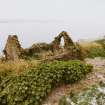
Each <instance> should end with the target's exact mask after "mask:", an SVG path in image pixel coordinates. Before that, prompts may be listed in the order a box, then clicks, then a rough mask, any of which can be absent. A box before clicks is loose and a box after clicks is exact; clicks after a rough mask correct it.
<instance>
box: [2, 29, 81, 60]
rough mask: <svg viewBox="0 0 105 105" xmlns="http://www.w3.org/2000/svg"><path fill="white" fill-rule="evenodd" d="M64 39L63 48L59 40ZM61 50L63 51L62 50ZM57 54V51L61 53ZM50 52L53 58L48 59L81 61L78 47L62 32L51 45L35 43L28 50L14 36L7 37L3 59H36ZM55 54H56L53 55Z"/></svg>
mask: <svg viewBox="0 0 105 105" xmlns="http://www.w3.org/2000/svg"><path fill="white" fill-rule="evenodd" d="M62 38H63V39H64V46H63V48H62V47H61V39H62ZM62 49H63V50H62ZM61 50H62V52H61V53H59V51H61ZM48 51H50V52H52V55H53V56H51V57H50V56H49V57H48V59H56V60H69V59H81V54H80V51H79V49H78V47H77V46H76V45H75V43H74V42H73V41H72V39H71V38H70V37H69V35H68V33H67V32H65V31H62V32H61V33H60V34H59V35H58V36H57V37H55V38H54V40H53V41H52V42H51V43H49V44H48V43H36V44H33V45H32V46H31V47H30V48H26V49H23V48H22V47H21V45H20V43H19V41H18V37H17V36H16V35H13V36H11V35H9V36H8V39H7V43H6V46H5V48H4V50H3V52H4V55H5V58H6V59H7V60H17V59H20V58H27V57H33V58H34V59H37V56H39V55H41V54H42V53H46V52H48ZM55 52H57V53H55ZM36 55H37V56H36Z"/></svg>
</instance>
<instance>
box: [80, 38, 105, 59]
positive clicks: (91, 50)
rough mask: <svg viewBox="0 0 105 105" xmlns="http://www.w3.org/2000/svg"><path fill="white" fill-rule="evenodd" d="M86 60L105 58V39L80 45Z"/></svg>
mask: <svg viewBox="0 0 105 105" xmlns="http://www.w3.org/2000/svg"><path fill="white" fill-rule="evenodd" d="M80 49H81V52H82V55H83V57H84V58H95V57H105V39H100V40H95V41H92V42H83V43H80Z"/></svg>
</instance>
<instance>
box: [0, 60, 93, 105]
mask: <svg viewBox="0 0 105 105" xmlns="http://www.w3.org/2000/svg"><path fill="white" fill-rule="evenodd" d="M91 69H92V66H90V65H86V64H84V63H82V62H80V61H67V62H65V61H55V62H51V63H47V64H41V65H40V66H39V67H38V68H37V69H33V70H29V71H25V72H24V73H23V74H20V75H17V76H7V77H5V78H2V81H1V83H0V105H40V104H41V103H42V101H43V99H44V98H45V97H46V96H47V95H48V94H49V93H50V92H51V90H52V89H53V88H54V87H55V86H56V85H59V84H62V83H74V82H76V81H78V80H80V79H82V78H83V77H85V75H86V74H87V73H89V72H90V71H91Z"/></svg>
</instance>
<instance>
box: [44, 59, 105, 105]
mask: <svg viewBox="0 0 105 105" xmlns="http://www.w3.org/2000/svg"><path fill="white" fill-rule="evenodd" d="M85 62H86V63H88V64H91V65H93V71H92V72H91V73H90V74H89V75H87V77H86V78H85V79H83V80H81V81H79V82H78V83H75V84H72V85H63V86H60V87H58V88H56V89H54V90H53V91H52V93H50V94H49V96H48V98H47V99H46V100H45V102H44V104H43V105H58V102H59V99H60V98H61V97H62V96H64V95H67V94H68V93H70V91H75V92H80V91H82V90H83V89H85V88H87V87H90V86H91V85H94V84H97V83H99V82H100V81H105V78H104V74H105V59H103V58H100V57H97V58H95V59H85Z"/></svg>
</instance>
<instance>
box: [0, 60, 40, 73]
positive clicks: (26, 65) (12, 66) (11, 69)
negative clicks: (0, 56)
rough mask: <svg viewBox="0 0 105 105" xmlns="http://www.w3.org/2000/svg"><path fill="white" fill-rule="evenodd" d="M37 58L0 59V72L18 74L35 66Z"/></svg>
mask: <svg viewBox="0 0 105 105" xmlns="http://www.w3.org/2000/svg"><path fill="white" fill-rule="evenodd" d="M38 63H39V61H38V60H22V59H21V60H18V61H4V62H3V61H0V72H7V73H13V74H19V73H21V72H23V71H25V70H27V69H31V68H35V67H36V66H37V65H38Z"/></svg>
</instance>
